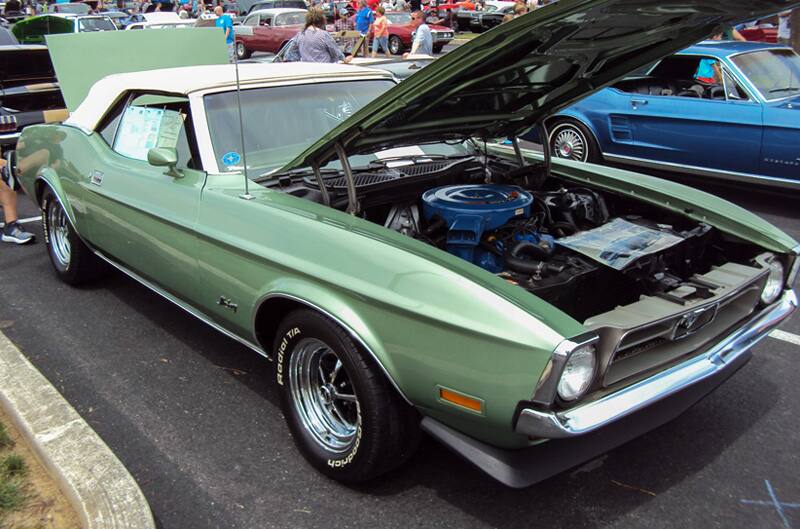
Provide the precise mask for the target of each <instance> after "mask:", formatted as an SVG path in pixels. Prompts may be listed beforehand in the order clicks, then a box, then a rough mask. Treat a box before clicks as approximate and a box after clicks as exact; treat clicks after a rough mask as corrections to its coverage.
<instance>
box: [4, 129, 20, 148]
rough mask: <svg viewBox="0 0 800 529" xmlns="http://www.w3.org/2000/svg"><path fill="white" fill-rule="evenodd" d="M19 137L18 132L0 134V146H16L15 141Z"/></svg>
mask: <svg viewBox="0 0 800 529" xmlns="http://www.w3.org/2000/svg"><path fill="white" fill-rule="evenodd" d="M19 136H20V133H19V132H9V133H4V134H0V145H6V144H11V143H14V144H16V143H17V140H18V139H19Z"/></svg>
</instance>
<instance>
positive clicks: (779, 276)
mask: <svg viewBox="0 0 800 529" xmlns="http://www.w3.org/2000/svg"><path fill="white" fill-rule="evenodd" d="M783 276H784V274H783V265H782V264H781V262H780V261H778V260H777V259H773V260H771V261H770V262H769V276H767V283H766V284H765V285H764V290H762V291H761V303H763V304H765V305H769V304H770V303H772V302H773V301H775V300H776V299H778V296H780V295H781V291H782V290H783Z"/></svg>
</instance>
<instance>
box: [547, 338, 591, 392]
mask: <svg viewBox="0 0 800 529" xmlns="http://www.w3.org/2000/svg"><path fill="white" fill-rule="evenodd" d="M596 373H597V348H596V347H595V346H594V344H587V345H583V346H581V347H578V348H576V349H573V350H572V352H571V353H570V355H569V357H568V358H567V361H566V363H565V364H564V369H563V370H562V371H561V376H560V377H559V378H558V385H557V386H556V394H557V395H558V398H559V399H561V400H562V401H563V402H574V401H576V400H578V399H580V398H581V397H583V396H584V395H586V393H587V392H588V391H589V388H591V387H592V383H593V382H594V379H595V374H596ZM573 375H576V376H575V377H573ZM571 378H577V380H570V379H571ZM576 382H577V384H576ZM576 385H577V389H574V387H575V386H576Z"/></svg>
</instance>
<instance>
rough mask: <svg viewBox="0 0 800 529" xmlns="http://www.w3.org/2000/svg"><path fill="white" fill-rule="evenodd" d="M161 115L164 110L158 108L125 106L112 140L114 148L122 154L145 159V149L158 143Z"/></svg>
mask: <svg viewBox="0 0 800 529" xmlns="http://www.w3.org/2000/svg"><path fill="white" fill-rule="evenodd" d="M163 115H164V111H163V110H162V109H160V108H147V107H137V106H130V107H128V108H126V109H125V114H124V115H123V116H122V124H121V125H120V130H119V132H117V137H116V141H115V142H114V150H115V151H117V152H118V153H120V154H121V155H123V156H128V157H130V158H135V159H137V160H147V151H149V150H150V149H152V148H154V147H155V146H156V145H158V133H159V131H160V129H161V118H162V116H163Z"/></svg>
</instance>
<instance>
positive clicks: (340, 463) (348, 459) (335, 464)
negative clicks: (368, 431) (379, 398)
mask: <svg viewBox="0 0 800 529" xmlns="http://www.w3.org/2000/svg"><path fill="white" fill-rule="evenodd" d="M356 406H357V410H358V427H357V428H356V440H355V442H354V443H353V448H351V449H350V452H349V453H348V454H347V455H346V456H344V457H343V458H341V459H328V466H329V467H331V468H344V467H346V466H347V465H349V464H350V463H352V462H353V460H354V459H355V457H356V455H357V454H358V447H359V446H361V432H362V430H361V406H359V405H358V404H356Z"/></svg>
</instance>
